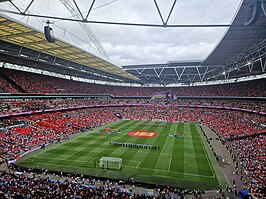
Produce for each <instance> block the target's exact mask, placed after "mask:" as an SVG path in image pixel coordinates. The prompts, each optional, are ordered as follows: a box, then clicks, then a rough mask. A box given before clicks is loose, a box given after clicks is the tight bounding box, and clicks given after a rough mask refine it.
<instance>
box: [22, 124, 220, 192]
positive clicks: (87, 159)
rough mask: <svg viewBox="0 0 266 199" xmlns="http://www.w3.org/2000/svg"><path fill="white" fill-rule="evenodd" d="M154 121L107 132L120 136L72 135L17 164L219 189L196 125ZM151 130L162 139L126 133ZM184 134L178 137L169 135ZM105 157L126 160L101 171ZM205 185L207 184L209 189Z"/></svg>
mask: <svg viewBox="0 0 266 199" xmlns="http://www.w3.org/2000/svg"><path fill="white" fill-rule="evenodd" d="M153 124H162V123H160V122H155V121H130V120H121V121H118V122H115V123H112V124H109V125H107V126H105V127H109V128H112V129H115V130H119V131H122V132H123V133H122V134H103V135H98V134H96V132H97V131H100V130H102V129H104V127H101V128H98V129H96V130H94V131H92V132H89V133H83V134H80V135H78V136H74V137H73V138H72V139H70V140H67V141H64V142H63V143H61V144H59V143H58V144H54V145H52V146H50V147H48V148H46V149H45V150H39V151H37V152H35V153H33V154H30V155H28V156H26V157H24V158H22V159H21V160H20V161H19V162H18V165H21V166H28V167H33V168H40V167H41V168H45V169H50V170H55V171H61V170H62V171H66V172H70V171H73V170H75V171H77V172H79V173H83V174H89V175H97V176H105V177H106V176H108V175H111V177H118V178H122V177H123V178H125V177H134V178H135V179H138V180H139V181H143V182H148V183H155V182H156V183H162V184H168V183H169V182H171V183H174V184H177V185H184V183H185V184H186V185H188V186H190V185H191V186H192V185H198V186H201V183H202V182H204V183H205V185H204V187H208V186H209V187H210V188H211V187H212V188H214V187H217V186H218V181H217V179H216V177H215V173H214V171H213V168H212V164H211V163H210V161H209V159H208V158H209V157H208V155H207V153H206V151H205V148H204V145H203V140H202V138H201V136H200V135H199V130H198V128H197V126H196V124H193V123H177V122H167V123H166V122H163V124H167V125H166V126H156V125H153ZM137 130H147V131H152V132H157V133H158V134H159V135H158V136H157V137H152V138H136V137H131V136H128V134H127V133H128V132H131V131H137ZM176 133H178V134H184V135H185V138H175V137H173V136H169V134H176ZM110 142H123V143H135V144H147V145H158V146H160V150H152V149H143V148H129V147H117V146H111V145H110V144H109V143H110ZM102 156H109V157H120V158H122V159H123V167H122V170H121V171H116V170H107V171H103V169H101V168H99V167H98V161H99V159H100V158H101V157H102ZM206 183H207V184H206Z"/></svg>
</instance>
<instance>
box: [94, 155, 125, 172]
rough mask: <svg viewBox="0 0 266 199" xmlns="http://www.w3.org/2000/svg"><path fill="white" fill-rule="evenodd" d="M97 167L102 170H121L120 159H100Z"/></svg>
mask: <svg viewBox="0 0 266 199" xmlns="http://www.w3.org/2000/svg"><path fill="white" fill-rule="evenodd" d="M99 166H100V167H101V168H102V169H118V170H121V167H122V158H115V157H102V158H101V159H100V161H99Z"/></svg>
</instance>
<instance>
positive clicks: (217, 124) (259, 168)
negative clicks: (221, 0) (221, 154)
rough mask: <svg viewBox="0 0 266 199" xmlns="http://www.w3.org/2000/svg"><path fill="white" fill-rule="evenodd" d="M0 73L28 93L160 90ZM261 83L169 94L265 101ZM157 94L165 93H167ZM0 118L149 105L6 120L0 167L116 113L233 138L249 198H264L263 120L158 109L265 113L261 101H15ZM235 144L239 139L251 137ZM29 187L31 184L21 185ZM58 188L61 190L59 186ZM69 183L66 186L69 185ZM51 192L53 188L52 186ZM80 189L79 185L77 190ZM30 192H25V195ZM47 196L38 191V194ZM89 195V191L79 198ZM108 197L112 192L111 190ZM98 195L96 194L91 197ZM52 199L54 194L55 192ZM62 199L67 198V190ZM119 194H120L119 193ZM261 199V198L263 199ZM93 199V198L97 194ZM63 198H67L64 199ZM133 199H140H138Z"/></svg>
mask: <svg viewBox="0 0 266 199" xmlns="http://www.w3.org/2000/svg"><path fill="white" fill-rule="evenodd" d="M2 72H4V73H5V75H7V76H9V77H10V78H11V79H12V80H13V81H15V82H16V84H17V85H19V86H21V88H23V89H24V90H26V91H27V92H29V93H68V94H70V93H79V94H80V93H86V94H111V95H115V96H116V95H118V96H133V95H134V96H152V94H153V93H154V92H156V91H157V90H158V89H159V88H128V87H116V86H104V85H94V84H87V83H80V82H74V81H70V80H64V79H58V78H54V77H46V76H42V75H37V74H32V73H26V72H20V71H13V70H9V69H4V70H2ZM0 80H1V81H0V92H8V93H10V92H11V93H18V91H17V90H16V88H14V87H13V86H12V85H11V84H10V83H9V82H8V81H7V80H5V79H0ZM265 83H266V82H265V80H263V79H262V80H254V81H250V82H243V83H237V84H230V85H215V86H201V87H196V88H195V87H187V88H172V90H173V92H175V93H176V94H177V95H178V96H255V97H263V96H264V97H265V96H266V90H265V86H266V85H265ZM160 90H167V89H166V88H164V89H160ZM0 102H1V105H2V106H1V107H0V115H4V114H14V113H21V112H28V111H36V110H45V109H54V108H70V107H72V108H74V107H78V106H89V105H103V104H104V105H107V104H150V105H152V106H143V107H140V106H138V107H112V108H95V109H89V108H86V109H75V110H71V111H57V112H50V113H43V114H34V115H28V116H18V117H9V118H5V119H2V120H1V122H0V128H1V130H0V154H1V158H0V163H3V162H5V161H6V160H11V159H14V158H16V157H17V156H18V155H19V154H21V153H23V152H26V151H28V150H29V149H32V148H33V147H36V146H40V145H42V144H45V143H46V144H47V143H53V142H57V141H60V140H62V139H68V138H69V137H70V136H71V135H73V134H76V133H82V132H83V131H86V130H90V129H93V128H95V127H98V126H101V125H104V124H107V123H110V122H113V121H116V120H117V119H118V118H117V117H115V116H114V113H115V112H120V113H121V115H122V116H123V118H128V119H139V120H153V119H156V120H168V121H179V122H187V121H188V122H197V123H201V124H204V125H206V126H208V127H210V128H211V129H212V130H213V131H214V132H215V133H217V135H218V136H219V137H221V138H237V139H236V140H232V141H229V142H228V144H229V147H230V149H232V151H233V152H234V154H235V156H236V157H237V158H238V160H239V165H241V167H239V172H240V173H241V175H242V176H243V179H244V178H245V177H246V178H247V179H249V180H248V181H246V182H245V184H246V185H247V186H248V187H251V189H252V190H253V192H255V193H258V194H261V195H262V196H265V194H266V193H265V192H263V190H265V184H266V182H265V179H266V176H265V173H266V168H265V164H266V162H265V159H266V154H265V151H266V149H265V145H266V137H265V135H263V133H265V124H266V118H265V116H261V115H257V114H251V113H247V112H240V111H232V110H221V109H208V108H193V107H190V108H189V107H174V106H170V107H166V106H158V105H202V106H224V107H230V108H243V109H249V110H253V111H258V112H265V111H266V106H265V102H264V101H244V100H243V101H237V100H213V99H179V100H177V101H174V102H167V101H166V100H152V99H127V98H119V99H114V98H100V99H88V98H77V99H74V98H67V99H61V98H57V99H25V100H24V99H16V100H11V99H8V100H1V101H0ZM257 134H258V136H255V137H247V138H242V139H238V138H239V137H243V136H254V135H257ZM7 179H13V182H16V183H18V184H19V182H18V181H19V179H18V178H17V177H16V176H13V175H12V176H11V175H10V174H5V175H2V176H1V177H0V185H1V183H2V184H3V181H5V180H7ZM24 180H25V181H30V180H32V179H27V178H25V179H24ZM37 182H40V184H42V183H44V184H46V185H47V184H49V182H48V180H47V179H41V178H38V179H36V181H34V182H33V183H37ZM61 183H62V184H61ZM64 183H65V182H58V184H57V185H56V186H64ZM68 183H70V182H68ZM51 186H53V185H51ZM0 187H1V188H0V190H1V191H3V192H5V191H9V192H10V193H11V192H12V194H21V193H24V191H25V190H24V189H22V188H21V187H19V186H18V187H16V188H14V186H0ZM77 187H79V185H77ZM30 189H31V188H30V187H29V189H27V190H30ZM46 191H47V190H42V189H41V188H40V191H39V194H45V193H46ZM87 191H88V192H89V193H91V190H90V189H86V190H83V193H82V194H88V193H87ZM112 191H114V190H113V189H112ZM96 193H97V191H96ZM54 194H58V193H57V192H56V191H55V192H54ZM66 194H72V193H71V190H70V191H69V192H67V193H66ZM121 194H125V193H123V192H121ZM263 194H264V195H263ZM96 195H97V194H96ZM66 196H68V195H66ZM80 197H82V195H81V196H80ZM138 198H141V197H140V196H139V197H138Z"/></svg>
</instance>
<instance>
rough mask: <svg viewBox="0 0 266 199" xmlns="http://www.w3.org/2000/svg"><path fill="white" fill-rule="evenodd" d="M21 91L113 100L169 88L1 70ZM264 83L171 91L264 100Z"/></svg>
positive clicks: (262, 81)
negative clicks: (90, 82)
mask: <svg viewBox="0 0 266 199" xmlns="http://www.w3.org/2000/svg"><path fill="white" fill-rule="evenodd" d="M2 73H4V74H5V75H6V76H8V77H10V79H12V80H13V81H14V82H16V84H17V85H19V86H20V87H21V89H23V90H25V91H26V92H28V93H68V94H71V93H73V94H74V93H75V94H111V95H114V96H152V94H153V93H155V92H156V91H158V90H160V91H169V88H144V87H142V88H139V87H137V88H135V87H119V86H107V85H97V84H89V83H82V82H76V81H72V80H65V79H60V78H55V77H50V76H44V75H40V74H34V73H28V72H22V71H15V70H10V69H2ZM265 87H266V81H265V79H260V80H253V81H248V82H241V83H235V84H224V85H209V86H199V87H183V88H171V90H172V91H173V92H174V93H175V94H176V95H177V96H249V97H256V96H260V97H265V96H266V91H265V89H264V88H265Z"/></svg>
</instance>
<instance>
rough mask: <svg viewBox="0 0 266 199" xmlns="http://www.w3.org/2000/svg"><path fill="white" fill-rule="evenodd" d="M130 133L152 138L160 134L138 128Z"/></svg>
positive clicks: (130, 134)
mask: <svg viewBox="0 0 266 199" xmlns="http://www.w3.org/2000/svg"><path fill="white" fill-rule="evenodd" d="M128 135H129V136H132V137H137V138H152V137H156V136H158V133H156V132H152V131H147V130H138V131H132V132H129V133H128Z"/></svg>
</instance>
